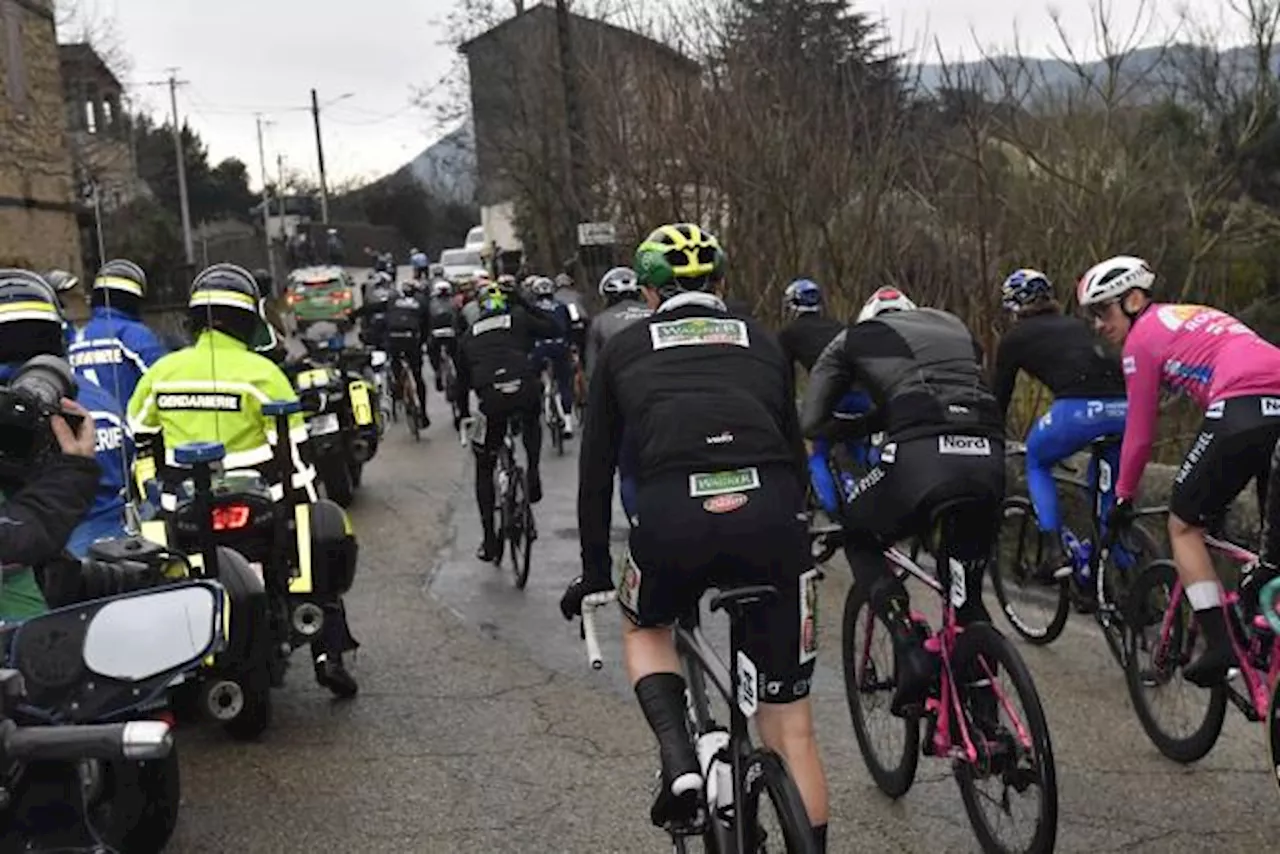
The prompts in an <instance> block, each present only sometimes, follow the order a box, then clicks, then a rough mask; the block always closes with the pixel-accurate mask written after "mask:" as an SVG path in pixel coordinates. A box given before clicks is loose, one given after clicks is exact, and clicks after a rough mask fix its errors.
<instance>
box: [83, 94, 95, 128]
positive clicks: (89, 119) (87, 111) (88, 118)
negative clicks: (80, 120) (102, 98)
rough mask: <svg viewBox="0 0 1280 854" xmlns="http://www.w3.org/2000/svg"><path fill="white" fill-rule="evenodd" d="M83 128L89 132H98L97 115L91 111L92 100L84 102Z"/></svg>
mask: <svg viewBox="0 0 1280 854" xmlns="http://www.w3.org/2000/svg"><path fill="white" fill-rule="evenodd" d="M84 129H85V130H87V131H88V132H89V133H97V132H98V117H97V115H96V114H95V113H94V111H93V101H85V102H84Z"/></svg>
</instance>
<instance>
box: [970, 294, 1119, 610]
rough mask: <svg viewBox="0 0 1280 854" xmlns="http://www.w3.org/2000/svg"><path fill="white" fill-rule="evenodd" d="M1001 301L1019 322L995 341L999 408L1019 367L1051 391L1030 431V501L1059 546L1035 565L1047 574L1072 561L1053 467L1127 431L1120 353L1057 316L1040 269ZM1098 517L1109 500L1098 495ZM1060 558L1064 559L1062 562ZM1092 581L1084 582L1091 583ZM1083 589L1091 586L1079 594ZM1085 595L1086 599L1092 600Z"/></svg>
mask: <svg viewBox="0 0 1280 854" xmlns="http://www.w3.org/2000/svg"><path fill="white" fill-rule="evenodd" d="M1001 302H1002V303H1003V305H1004V308H1005V310H1006V311H1008V312H1010V313H1011V314H1012V315H1013V316H1014V317H1015V318H1016V319H1017V322H1016V323H1015V324H1014V325H1013V327H1012V328H1011V329H1010V330H1009V331H1008V332H1006V333H1005V334H1004V337H1003V338H1001V339H1000V345H999V347H998V348H997V349H996V360H995V366H994V369H993V371H992V376H993V378H992V383H991V386H992V389H993V391H994V392H995V396H996V401H997V403H999V405H1000V413H1001V415H1002V416H1004V414H1005V413H1007V412H1008V409H1009V403H1010V401H1011V400H1012V398H1013V391H1014V387H1015V385H1016V383H1017V379H1018V371H1020V370H1021V371H1026V372H1027V373H1028V374H1030V375H1031V376H1032V377H1034V378H1035V379H1036V380H1038V381H1039V382H1040V383H1042V384H1044V385H1045V386H1048V388H1049V391H1051V392H1052V393H1053V397H1054V401H1053V405H1052V406H1050V407H1049V411H1048V412H1047V413H1045V415H1044V416H1043V417H1042V418H1040V419H1039V420H1038V421H1037V422H1036V424H1035V426H1034V427H1032V428H1031V432H1030V433H1028V434H1027V492H1028V493H1029V494H1030V496H1031V502H1032V504H1033V505H1034V506H1035V510H1036V519H1037V522H1038V524H1039V526H1040V532H1041V535H1042V536H1043V537H1045V538H1049V539H1052V540H1053V541H1054V542H1055V543H1056V546H1055V548H1054V549H1053V550H1046V552H1045V553H1046V554H1050V555H1052V556H1053V557H1052V559H1051V560H1050V562H1049V563H1047V564H1046V565H1045V566H1042V567H1041V568H1040V571H1041V573H1042V574H1044V575H1046V576H1048V575H1050V574H1052V573H1053V572H1055V571H1057V570H1058V569H1059V568H1060V567H1063V566H1070V565H1071V555H1070V546H1069V545H1067V543H1065V542H1064V541H1063V540H1061V539H1059V538H1060V536H1061V537H1065V536H1066V535H1067V533H1066V531H1065V529H1063V528H1062V527H1061V523H1062V520H1061V518H1060V516H1059V513H1058V489H1057V485H1056V484H1055V483H1054V480H1053V466H1054V465H1055V464H1056V463H1057V462H1058V461H1059V460H1062V459H1063V458H1065V457H1067V456H1070V455H1071V454H1074V453H1075V452H1076V451H1079V450H1080V449H1081V448H1084V447H1085V446H1087V445H1088V444H1089V443H1090V442H1092V441H1093V440H1095V439H1100V438H1102V437H1104V436H1115V437H1117V438H1119V437H1120V436H1122V435H1123V434H1124V424H1125V416H1126V414H1127V413H1128V411H1129V404H1128V402H1127V401H1126V399H1125V388H1124V374H1123V373H1122V372H1121V370H1120V359H1119V357H1118V356H1117V355H1116V354H1114V353H1112V352H1110V351H1109V350H1108V349H1107V347H1106V345H1105V344H1104V343H1103V342H1102V341H1101V340H1099V339H1098V338H1097V337H1095V336H1094V334H1093V332H1092V330H1091V329H1090V328H1089V325H1088V324H1087V323H1085V321H1083V320H1081V319H1079V318H1076V317H1069V316H1067V315H1064V314H1063V313H1062V307H1061V306H1060V305H1059V303H1058V301H1057V300H1056V299H1055V298H1054V293H1053V285H1052V284H1051V283H1050V281H1049V278H1048V277H1047V276H1045V274H1044V273H1041V272H1039V271H1037V270H1030V269H1022V270H1015V271H1014V272H1013V273H1012V274H1011V275H1010V276H1009V277H1008V278H1007V279H1005V281H1004V284H1003V285H1002V286H1001ZM1106 462H1107V463H1108V464H1109V465H1110V472H1111V475H1112V477H1113V478H1114V477H1117V476H1119V471H1120V452H1119V448H1118V446H1117V447H1116V448H1114V449H1111V450H1109V451H1108V452H1107V459H1106ZM1103 501H1104V506H1103V507H1102V510H1101V512H1102V518H1104V519H1105V518H1106V517H1107V515H1108V514H1109V513H1110V512H1111V505H1112V504H1114V501H1115V496H1114V493H1112V492H1110V491H1107V492H1106V493H1105V494H1104V495H1103ZM1064 561H1065V562H1064ZM1092 581H1093V579H1088V582H1089V583H1092ZM1081 592H1082V593H1085V594H1087V593H1088V592H1089V591H1088V590H1085V591H1081ZM1091 600H1092V597H1091V596H1088V595H1086V596H1084V597H1083V601H1091Z"/></svg>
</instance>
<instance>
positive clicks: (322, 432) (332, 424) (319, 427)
mask: <svg viewBox="0 0 1280 854" xmlns="http://www.w3.org/2000/svg"><path fill="white" fill-rule="evenodd" d="M341 427H342V425H340V424H339V423H338V415H337V413H334V412H326V413H323V414H321V415H317V416H315V417H314V418H312V419H311V420H310V421H308V422H307V432H309V433H310V434H311V435H312V436H327V435H329V434H330V433H337V432H338V430H340V429H341Z"/></svg>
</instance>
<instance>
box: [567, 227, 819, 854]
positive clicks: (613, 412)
mask: <svg viewBox="0 0 1280 854" xmlns="http://www.w3.org/2000/svg"><path fill="white" fill-rule="evenodd" d="M724 264H725V260H724V253H723V252H722V251H721V249H720V246H719V243H718V242H717V241H716V239H715V238H714V237H713V236H712V235H710V234H708V233H706V232H704V231H703V230H702V229H700V228H699V227H698V226H696V225H691V224H688V223H682V224H677V225H668V226H663V227H661V228H659V229H657V230H656V231H654V232H653V233H652V234H650V235H649V237H648V238H647V239H646V240H645V241H644V243H642V244H641V245H640V247H639V249H638V250H637V251H636V260H635V265H634V266H635V270H636V273H637V276H638V278H639V282H640V284H641V286H642V287H643V288H644V294H645V298H646V301H647V302H648V303H649V305H650V306H651V307H652V308H653V309H654V313H653V315H652V316H650V317H648V318H641V319H638V320H636V321H635V322H634V323H632V324H631V325H629V326H627V327H626V328H625V329H622V330H620V331H619V332H617V333H616V334H615V335H614V336H613V338H612V339H611V340H610V341H609V343H608V344H606V345H605V347H604V349H603V350H602V351H601V353H600V356H599V360H598V364H597V365H596V366H595V368H594V370H593V374H592V378H591V388H590V396H589V401H588V406H587V412H588V413H589V415H588V417H587V419H586V422H585V425H584V426H585V430H584V432H583V436H582V451H581V453H580V454H579V457H578V459H579V473H578V528H579V535H580V537H581V542H582V571H583V574H582V576H581V577H580V578H578V579H576V580H575V581H574V582H573V584H571V585H570V586H569V589H568V590H566V591H565V595H564V598H563V599H562V600H561V603H560V607H561V611H562V612H563V614H564V616H565V618H566V619H572V618H573V617H574V616H577V615H579V614H580V613H581V609H582V599H583V597H584V596H586V595H587V594H588V593H591V592H596V591H601V590H607V589H610V588H611V587H612V586H613V581H612V579H611V573H610V570H611V558H610V553H609V527H610V511H611V507H612V504H613V476H614V472H615V470H616V469H617V466H618V461H619V457H620V454H621V453H622V449H623V447H624V446H625V445H626V444H627V443H634V447H635V448H636V460H635V464H636V467H637V483H638V491H637V496H636V518H635V520H634V526H633V527H632V529H631V533H630V536H629V540H628V549H627V555H626V557H625V559H624V563H623V569H622V580H621V582H619V584H618V600H619V603H620V604H621V605H622V608H623V612H624V613H625V614H626V616H627V617H628V619H629V625H628V627H627V629H626V631H625V633H624V643H623V647H624V654H625V657H626V661H627V668H628V672H629V674H630V676H631V679H632V682H633V684H634V686H635V692H636V698H637V699H638V700H639V702H640V708H641V710H642V711H643V712H644V715H645V718H646V719H647V720H648V722H649V725H650V726H651V727H652V728H653V731H654V734H655V735H656V736H657V739H658V746H659V753H660V755H661V757H662V767H663V786H662V789H661V791H660V792H659V795H658V799H657V802H656V803H655V804H654V807H653V810H652V812H651V818H652V819H653V821H654V823H655V824H658V825H659V826H669V825H671V824H681V823H687V822H688V821H689V820H690V819H691V818H692V817H693V816H694V815H695V814H696V812H697V808H698V806H699V799H700V797H701V795H702V792H703V780H702V776H701V770H700V767H699V764H698V759H697V757H696V756H695V755H694V751H693V748H692V746H691V745H690V743H689V739H688V736H687V733H686V730H685V680H684V677H683V676H682V675H681V674H680V664H679V660H678V659H677V657H676V652H675V645H674V642H673V640H672V635H671V626H672V624H673V623H674V622H675V620H676V619H677V617H679V616H680V615H681V614H682V613H684V612H685V611H687V610H688V609H689V608H692V607H697V603H698V601H699V599H700V598H701V596H702V593H703V592H704V590H705V589H706V588H707V587H710V586H741V585H748V584H771V585H773V586H774V587H776V588H777V590H778V593H779V595H778V598H777V599H776V600H775V601H774V602H772V603H770V604H768V605H763V606H761V607H760V609H759V610H758V611H757V612H754V613H752V614H751V615H750V616H749V617H748V619H749V621H750V625H749V628H748V629H747V638H746V642H745V646H744V647H743V652H744V654H745V655H746V656H748V657H750V658H751V660H752V662H753V663H754V664H755V666H756V668H757V670H758V671H759V686H760V699H761V701H762V702H761V706H760V710H759V712H758V715H757V717H756V724H757V727H758V730H759V732H760V735H761V738H762V739H763V740H764V742H765V743H766V744H768V745H769V746H770V747H772V748H773V749H775V750H777V751H778V752H779V753H780V754H782V756H783V757H784V758H785V759H786V761H787V765H788V766H789V768H790V770H791V772H792V775H793V776H794V778H795V780H796V783H797V787H798V788H799V790H800V794H801V797H802V798H803V799H804V803H805V807H806V809H807V811H808V815H809V819H810V822H811V823H812V824H813V825H814V837H815V840H816V841H817V842H818V845H819V847H820V848H825V839H826V824H827V790H826V780H825V777H824V775H823V771H822V765H821V761H820V760H819V758H818V749H817V741H816V738H815V736H814V731H813V721H812V713H811V709H810V704H809V700H808V695H809V686H810V680H811V679H812V675H813V666H814V659H815V658H816V657H817V647H816V636H814V635H813V634H812V633H811V632H809V631H802V625H803V624H806V623H807V621H806V619H805V614H806V613H807V612H806V607H807V606H806V604H805V603H806V602H807V601H811V598H810V597H816V595H817V587H816V584H817V571H816V570H813V569H811V566H812V560H811V558H810V555H809V546H808V538H807V535H806V529H805V526H804V523H803V522H802V521H801V519H800V513H801V510H802V508H803V502H804V485H805V478H806V468H805V454H804V444H803V441H802V439H801V436H800V429H799V423H798V420H797V415H796V407H795V393H794V391H793V387H792V383H791V371H790V369H789V368H788V366H787V365H786V363H785V362H784V360H783V356H782V351H781V350H780V349H779V347H778V345H777V343H776V341H775V340H774V338H773V336H771V335H770V334H768V332H766V331H765V329H764V327H762V326H761V325H759V324H758V323H756V322H755V321H753V320H751V319H750V318H745V317H741V316H738V315H736V314H734V313H732V312H730V311H728V310H727V309H726V308H725V304H724V303H723V302H722V301H721V300H720V299H719V297H717V296H716V295H715V294H714V293H712V292H711V291H712V289H713V288H716V287H717V286H718V284H719V283H720V281H721V279H722V277H723V270H724ZM810 628H812V627H811V626H810Z"/></svg>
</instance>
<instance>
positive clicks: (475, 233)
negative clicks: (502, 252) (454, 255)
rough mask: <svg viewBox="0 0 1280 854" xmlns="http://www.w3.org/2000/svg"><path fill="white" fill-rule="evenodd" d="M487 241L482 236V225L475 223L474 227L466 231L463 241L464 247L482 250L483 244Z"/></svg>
mask: <svg viewBox="0 0 1280 854" xmlns="http://www.w3.org/2000/svg"><path fill="white" fill-rule="evenodd" d="M486 243H488V241H487V240H485V236H484V226H483V225H477V226H476V227H475V228H473V229H471V230H470V231H468V232H467V239H466V241H464V242H463V244H462V245H463V248H464V249H475V250H476V251H478V252H479V251H483V249H484V247H485V244H486Z"/></svg>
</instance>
